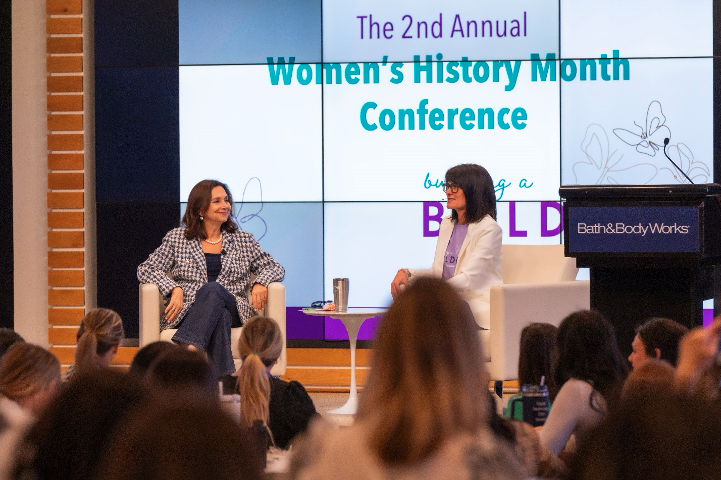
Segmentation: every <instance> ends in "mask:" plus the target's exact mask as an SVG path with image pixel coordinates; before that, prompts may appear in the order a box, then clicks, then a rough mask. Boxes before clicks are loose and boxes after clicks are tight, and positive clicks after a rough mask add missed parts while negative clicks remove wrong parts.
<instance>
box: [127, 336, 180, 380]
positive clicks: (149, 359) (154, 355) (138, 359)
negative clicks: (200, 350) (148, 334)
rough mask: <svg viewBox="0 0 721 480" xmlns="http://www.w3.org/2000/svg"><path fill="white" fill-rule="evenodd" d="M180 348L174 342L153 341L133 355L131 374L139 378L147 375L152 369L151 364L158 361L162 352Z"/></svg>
mask: <svg viewBox="0 0 721 480" xmlns="http://www.w3.org/2000/svg"><path fill="white" fill-rule="evenodd" d="M175 348H180V347H179V346H178V345H176V344H175V343H172V342H163V341H157V342H151V343H149V344H147V345H145V346H144V347H143V348H141V349H140V350H138V353H136V354H135V356H134V357H133V361H132V362H131V363H130V370H129V371H128V373H129V374H130V375H135V376H137V378H143V377H145V374H146V373H147V371H148V370H149V369H150V366H151V365H152V364H153V362H154V361H156V360H157V359H158V358H159V357H160V356H161V355H162V354H164V353H165V352H167V351H169V350H173V349H175Z"/></svg>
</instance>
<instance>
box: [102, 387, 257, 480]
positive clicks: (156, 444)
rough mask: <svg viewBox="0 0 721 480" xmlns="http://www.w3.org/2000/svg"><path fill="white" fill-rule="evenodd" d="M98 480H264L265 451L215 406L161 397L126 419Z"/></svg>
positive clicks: (115, 437) (111, 445)
mask: <svg viewBox="0 0 721 480" xmlns="http://www.w3.org/2000/svg"><path fill="white" fill-rule="evenodd" d="M105 453H106V454H105V455H104V459H103V461H102V462H101V464H100V468H99V471H98V474H97V476H95V477H93V478H96V479H98V480H176V479H183V480H206V479H213V480H261V479H263V478H265V477H264V476H263V466H264V464H265V455H266V453H265V448H264V446H261V445H259V444H258V443H257V442H254V441H253V439H252V438H251V437H249V436H248V435H247V432H246V431H245V430H244V429H242V428H241V427H240V426H239V425H238V424H237V423H236V422H235V421H234V420H232V419H231V418H230V417H229V416H228V415H226V414H225V413H224V412H223V411H222V410H221V408H220V406H219V405H217V404H212V403H208V402H205V401H202V400H201V401H199V400H198V399H182V400H181V399H179V398H160V397H155V398H154V399H153V400H152V401H151V402H149V403H147V404H146V405H144V406H142V407H141V408H139V409H137V410H136V411H134V412H133V414H132V415H131V416H128V417H127V418H126V420H125V421H124V422H123V424H122V426H121V427H120V428H119V429H117V431H116V432H115V434H114V435H113V440H112V441H111V442H110V444H109V446H108V448H107V450H106V451H105Z"/></svg>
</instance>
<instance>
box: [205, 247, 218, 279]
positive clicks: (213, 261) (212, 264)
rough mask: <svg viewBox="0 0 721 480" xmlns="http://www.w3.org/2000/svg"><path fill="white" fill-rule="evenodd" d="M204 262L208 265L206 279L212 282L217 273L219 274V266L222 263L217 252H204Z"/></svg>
mask: <svg viewBox="0 0 721 480" xmlns="http://www.w3.org/2000/svg"><path fill="white" fill-rule="evenodd" d="M205 263H206V265H208V281H209V282H214V281H215V279H216V278H218V275H220V267H221V266H222V263H221V261H220V254H219V253H206V254H205Z"/></svg>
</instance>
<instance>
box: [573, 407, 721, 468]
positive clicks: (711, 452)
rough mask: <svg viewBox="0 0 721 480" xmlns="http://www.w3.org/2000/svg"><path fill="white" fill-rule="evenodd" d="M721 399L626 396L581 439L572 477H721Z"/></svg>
mask: <svg viewBox="0 0 721 480" xmlns="http://www.w3.org/2000/svg"><path fill="white" fill-rule="evenodd" d="M720 457H721V404H720V403H718V402H716V401H712V400H709V399H706V398H691V397H683V396H677V395H674V394H667V395H654V396H651V397H648V398H645V399H644V400H643V401H628V402H627V401H624V402H622V403H621V405H620V406H619V408H618V409H616V410H615V411H612V412H611V413H610V415H609V416H608V418H607V419H606V420H605V421H604V423H603V424H601V426H600V427H599V428H598V429H597V430H596V431H595V432H594V434H593V435H592V436H590V437H588V438H587V443H583V442H582V443H581V444H579V449H578V452H577V455H576V459H575V462H574V463H573V464H572V468H571V470H572V471H571V475H570V476H569V477H568V478H572V479H577V480H627V479H628V480H630V479H639V478H648V479H651V478H652V479H654V480H671V479H674V480H675V479H678V478H703V479H709V480H710V479H721V469H719V468H718V458H720Z"/></svg>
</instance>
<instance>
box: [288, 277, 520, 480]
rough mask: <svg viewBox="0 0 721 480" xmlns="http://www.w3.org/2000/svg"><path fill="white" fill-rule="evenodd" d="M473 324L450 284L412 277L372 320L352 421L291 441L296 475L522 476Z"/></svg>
mask: <svg viewBox="0 0 721 480" xmlns="http://www.w3.org/2000/svg"><path fill="white" fill-rule="evenodd" d="M477 332H478V326H477V325H476V323H475V320H474V318H473V315H472V314H471V313H470V312H469V310H468V308H467V307H465V305H464V304H463V301H462V300H461V299H460V297H459V296H458V294H457V293H456V292H455V290H454V289H453V287H451V286H450V285H449V284H448V283H447V282H444V281H442V280H440V279H433V278H419V279H418V280H417V281H416V282H414V283H413V284H412V285H410V286H409V287H408V288H406V289H404V290H403V291H401V292H399V293H398V295H397V296H396V298H395V301H394V302H393V304H392V305H391V307H390V308H389V310H388V312H387V313H386V314H385V315H384V316H383V319H382V320H381V322H380V325H379V327H378V331H377V335H376V339H375V341H374V350H373V356H372V361H371V362H372V363H371V371H370V374H369V377H368V380H367V381H366V384H365V386H364V388H363V394H362V395H361V396H360V402H359V405H358V413H357V415H356V418H355V421H354V423H353V425H352V426H350V427H347V428H341V429H333V428H331V427H329V426H327V425H326V424H325V422H323V421H318V422H314V423H313V424H312V425H311V427H310V429H309V432H308V437H307V438H305V439H304V440H303V441H300V442H298V443H297V444H296V445H295V447H294V454H293V457H292V460H291V477H292V478H298V479H325V478H327V479H338V478H343V479H380V478H398V479H406V478H407V479H411V478H413V479H415V478H423V479H447V478H489V479H520V478H524V477H526V476H528V475H530V474H532V473H533V472H529V471H527V470H526V469H525V468H524V464H523V462H522V459H520V458H518V454H517V452H516V450H514V446H513V443H512V441H510V440H509V439H508V438H504V436H502V435H499V434H497V433H496V432H495V431H494V430H493V428H492V427H491V418H492V417H491V415H490V412H489V410H490V409H491V408H492V406H491V405H490V400H489V395H488V381H489V376H488V372H487V371H486V367H485V362H484V356H483V352H482V347H481V343H480V341H479V339H478V333H477Z"/></svg>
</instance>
